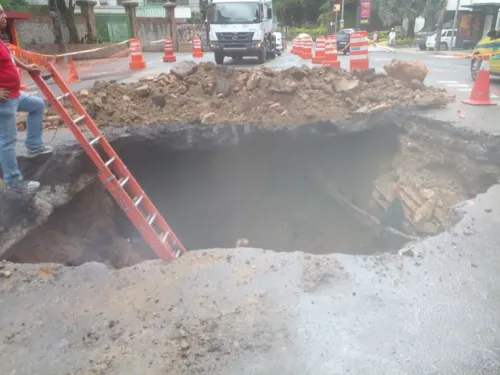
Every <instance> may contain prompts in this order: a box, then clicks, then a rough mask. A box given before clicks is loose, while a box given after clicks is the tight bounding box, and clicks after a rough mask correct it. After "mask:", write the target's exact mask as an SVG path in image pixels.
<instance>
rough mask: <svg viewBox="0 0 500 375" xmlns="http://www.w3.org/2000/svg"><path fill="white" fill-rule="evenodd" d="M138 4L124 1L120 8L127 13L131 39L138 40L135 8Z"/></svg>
mask: <svg viewBox="0 0 500 375" xmlns="http://www.w3.org/2000/svg"><path fill="white" fill-rule="evenodd" d="M137 5H139V3H138V2H137V1H124V2H122V6H123V7H124V8H125V11H126V12H127V13H128V18H129V21H130V29H131V32H132V38H139V25H138V24H137V15H136V8H137Z"/></svg>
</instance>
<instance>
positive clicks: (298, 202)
mask: <svg viewBox="0 0 500 375" xmlns="http://www.w3.org/2000/svg"><path fill="white" fill-rule="evenodd" d="M483 149H484V148H482V146H479V145H478V144H476V143H475V141H471V140H470V139H466V138H460V137H455V136H450V135H449V134H447V133H446V132H445V131H442V130H437V129H431V128H425V127H424V126H421V125H418V124H408V125H406V126H405V127H397V126H380V127H377V128H375V129H371V130H364V131H360V132H356V133H349V134H342V135H336V136H327V135H321V136H320V135H314V134H302V135H300V133H292V132H289V131H279V132H278V131H276V132H274V133H265V134H264V133H262V134H259V133H253V134H252V135H249V136H247V137H245V138H242V139H241V140H240V142H239V144H238V145H237V146H227V147H220V148H217V149H215V150H214V149H210V150H200V149H192V150H184V151H179V150H177V151H176V150H172V149H168V148H166V147H160V146H154V145H152V144H151V143H148V142H139V143H136V144H129V145H128V146H127V148H126V149H124V150H121V157H122V159H123V160H124V161H125V163H126V164H127V165H128V167H129V168H130V169H131V171H132V172H133V174H134V176H135V177H136V178H137V179H138V181H139V182H140V183H141V185H142V187H143V188H144V190H145V191H146V192H147V193H148V194H149V195H150V197H151V198H152V200H153V202H154V203H155V204H156V205H157V207H158V208H159V209H160V211H161V212H162V214H163V215H164V217H165V219H166V220H167V222H168V223H169V224H170V225H171V226H172V228H173V230H174V231H175V232H176V234H177V235H178V237H179V238H180V239H181V241H182V242H183V244H184V245H185V246H186V247H187V248H188V249H191V250H195V249H207V248H216V247H223V248H225V247H234V246H235V243H236V241H237V239H240V238H246V239H248V241H249V246H250V247H257V248H265V249H272V250H275V251H295V250H301V251H305V252H310V253H314V254H326V253H334V252H340V253H350V254H374V253H376V252H384V251H393V250H397V249H398V248H400V247H401V246H402V245H403V244H404V243H405V242H407V241H408V238H406V237H404V236H400V235H397V234H395V233H393V232H387V231H381V230H380V228H381V226H379V225H376V223H375V222H374V221H373V218H377V219H378V220H381V221H382V222H383V223H384V224H385V225H389V226H391V227H394V228H396V229H398V230H399V231H401V232H403V233H405V234H407V235H408V236H410V237H411V236H414V237H415V236H423V235H432V234H436V233H439V232H440V231H442V230H444V229H446V228H447V227H449V226H450V225H451V224H452V223H453V217H452V215H451V213H450V211H451V210H450V209H451V207H452V206H453V205H455V204H456V203H458V202H460V201H463V200H464V199H468V198H472V197H474V196H475V195H476V194H478V193H481V192H484V191H486V189H487V188H488V187H489V186H491V185H493V184H495V183H497V176H498V172H499V171H498V168H497V167H496V166H495V165H494V163H493V162H490V161H488V160H487V158H486V157H485V152H483V151H481V150H483ZM478 150H480V151H478ZM486 153H487V152H486ZM490 163H491V164H490ZM394 187H397V189H394ZM139 238H140V237H139V236H138V233H137V232H136V230H135V229H134V228H133V227H132V225H131V224H130V222H129V221H128V220H127V219H126V217H125V216H124V214H123V213H122V211H121V210H120V209H119V208H117V206H116V204H115V203H114V202H113V201H112V199H111V198H109V196H108V195H107V193H106V191H105V190H104V188H103V187H102V186H101V184H100V182H98V181H96V182H94V183H92V184H91V185H89V186H88V187H86V188H85V189H84V190H82V191H81V192H80V193H78V195H76V196H75V197H74V199H73V200H72V201H71V202H70V203H69V204H67V205H65V206H63V207H60V208H58V209H56V211H55V212H54V214H53V215H52V216H51V218H50V219H49V220H48V222H47V223H45V224H44V225H42V226H40V227H38V228H37V229H35V230H33V231H31V232H30V233H29V234H28V235H27V236H26V237H25V238H24V239H22V240H21V241H20V242H19V243H18V244H16V245H15V246H13V247H12V248H10V249H9V250H8V251H7V252H6V253H5V258H6V259H8V260H11V261H15V262H29V263H36V262H59V263H64V264H68V265H77V264H81V263H84V262H88V261H99V262H105V263H107V264H109V265H112V266H114V267H123V266H128V265H131V264H134V263H136V262H138V261H140V260H144V259H150V258H155V254H153V252H152V251H151V250H149V248H148V247H147V246H145V245H144V243H143V242H142V241H141V240H140V239H139Z"/></svg>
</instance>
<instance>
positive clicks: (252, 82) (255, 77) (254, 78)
mask: <svg viewBox="0 0 500 375" xmlns="http://www.w3.org/2000/svg"><path fill="white" fill-rule="evenodd" d="M259 81H260V75H259V74H258V73H252V74H251V75H250V78H248V81H247V90H248V91H252V90H254V89H255V88H257V85H258V84H259Z"/></svg>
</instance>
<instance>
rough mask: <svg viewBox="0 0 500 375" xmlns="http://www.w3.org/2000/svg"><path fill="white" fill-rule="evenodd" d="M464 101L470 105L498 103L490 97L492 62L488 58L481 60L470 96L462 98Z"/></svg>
mask: <svg viewBox="0 0 500 375" xmlns="http://www.w3.org/2000/svg"><path fill="white" fill-rule="evenodd" d="M462 103H464V104H469V105H497V104H498V103H496V102H492V101H491V99H490V64H489V59H488V58H486V59H484V60H483V61H482V62H481V69H480V70H479V72H478V74H477V77H476V81H475V82H474V86H472V91H471V93H470V97H469V99H467V100H462Z"/></svg>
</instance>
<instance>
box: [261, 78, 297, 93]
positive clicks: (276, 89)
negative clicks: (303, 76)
mask: <svg viewBox="0 0 500 375" xmlns="http://www.w3.org/2000/svg"><path fill="white" fill-rule="evenodd" d="M268 90H269V92H272V93H276V94H293V93H294V92H295V91H296V90H297V83H295V82H294V81H292V80H290V79H287V80H284V81H282V80H280V79H279V78H273V80H272V82H271V84H270V86H269V88H268Z"/></svg>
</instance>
